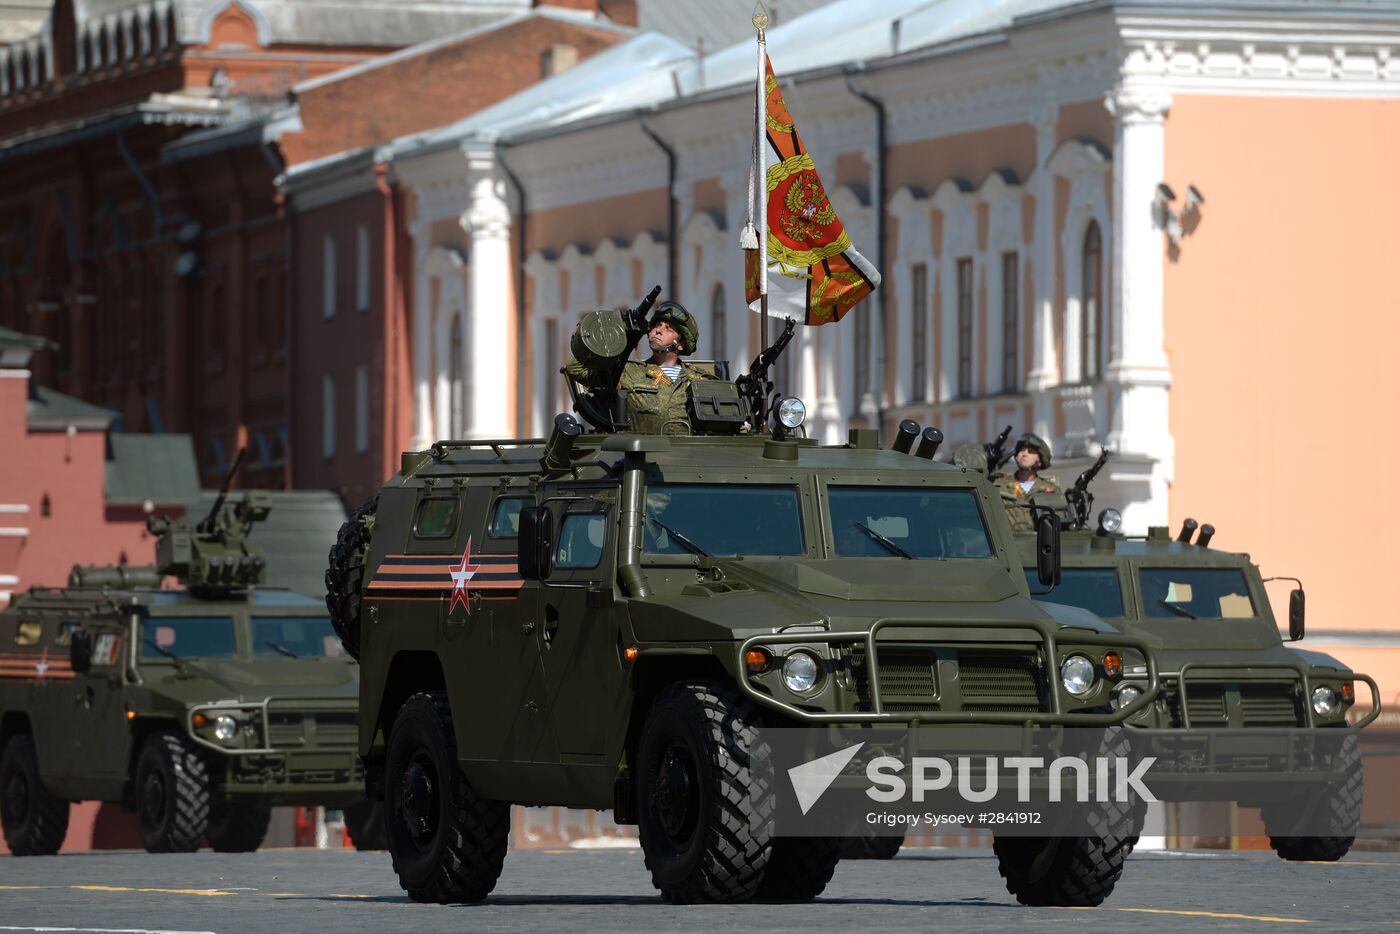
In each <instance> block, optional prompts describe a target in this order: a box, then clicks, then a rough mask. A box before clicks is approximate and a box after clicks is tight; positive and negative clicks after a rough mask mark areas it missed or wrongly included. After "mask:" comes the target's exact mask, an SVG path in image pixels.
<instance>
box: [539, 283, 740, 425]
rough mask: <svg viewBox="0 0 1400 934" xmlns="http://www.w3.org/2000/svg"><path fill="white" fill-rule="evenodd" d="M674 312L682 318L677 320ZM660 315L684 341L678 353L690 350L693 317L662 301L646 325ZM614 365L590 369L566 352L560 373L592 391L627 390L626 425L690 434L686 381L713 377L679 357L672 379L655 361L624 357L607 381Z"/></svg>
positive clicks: (693, 342) (695, 339)
mask: <svg viewBox="0 0 1400 934" xmlns="http://www.w3.org/2000/svg"><path fill="white" fill-rule="evenodd" d="M677 314H679V315H680V316H683V318H682V319H681V320H677V317H676V316H677ZM662 319H667V320H670V321H671V323H672V326H673V327H675V328H676V330H677V332H678V333H679V334H680V338H681V342H682V343H683V344H684V345H685V349H684V351H682V354H683V355H688V354H691V353H694V352H695V347H696V345H697V344H698V343H699V337H700V335H699V332H698V330H697V329H696V327H695V319H694V318H692V317H690V316H689V315H688V313H687V312H686V311H685V309H684V308H681V306H680V305H678V304H677V303H675V302H664V303H662V305H661V306H660V307H659V308H658V309H657V311H656V313H655V314H654V315H653V316H652V318H651V323H650V325H649V327H655V326H656V322H657V321H660V320H662ZM581 326H582V325H580V327H581ZM576 330H577V329H576ZM629 352H630V348H629ZM615 367H616V361H612V360H609V361H605V362H604V366H603V368H600V369H597V370H590V369H589V368H588V367H587V366H585V365H584V364H583V363H582V362H580V361H579V360H578V359H577V358H575V357H573V356H570V357H569V362H568V363H566V364H564V369H563V373H564V374H565V375H566V376H569V377H572V378H573V379H576V380H578V381H579V382H580V383H582V384H583V385H584V386H585V387H587V388H588V389H589V390H591V391H594V392H598V391H603V392H606V391H607V390H610V389H612V388H614V386H615V387H616V388H617V389H625V390H627V427H628V428H629V429H631V430H632V431H635V432H638V433H640V434H648V435H688V434H690V431H691V426H690V413H689V412H687V411H686V401H687V400H688V399H689V398H690V383H691V382H692V381H693V380H702V379H714V378H715V377H714V376H713V375H712V374H710V373H706V372H704V371H702V370H700V369H698V368H697V367H693V366H691V365H690V364H688V363H686V362H685V361H684V360H681V361H680V367H681V372H680V374H679V375H678V376H677V377H676V378H675V380H672V379H671V378H670V377H669V376H667V375H666V373H665V371H663V370H662V369H661V367H660V365H658V364H655V363H650V362H647V361H642V360H628V361H626V362H625V363H623V364H622V371H621V373H620V374H619V375H618V377H617V382H616V383H615V384H612V385H609V378H608V377H609V373H610V372H611V371H613V370H614V368H615Z"/></svg>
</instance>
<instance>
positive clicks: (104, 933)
mask: <svg viewBox="0 0 1400 934" xmlns="http://www.w3.org/2000/svg"><path fill="white" fill-rule="evenodd" d="M0 931H33V932H39V934H217V932H215V931H148V930H146V929H145V928H20V927H6V926H5V925H0Z"/></svg>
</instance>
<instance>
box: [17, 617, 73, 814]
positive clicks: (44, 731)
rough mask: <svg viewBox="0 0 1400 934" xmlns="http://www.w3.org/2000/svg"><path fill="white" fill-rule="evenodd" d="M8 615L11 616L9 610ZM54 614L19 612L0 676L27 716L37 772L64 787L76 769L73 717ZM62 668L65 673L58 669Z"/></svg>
mask: <svg viewBox="0 0 1400 934" xmlns="http://www.w3.org/2000/svg"><path fill="white" fill-rule="evenodd" d="M7 615H8V614H7ZM57 624H58V621H57V619H56V618H55V617H53V616H47V617H45V616H41V615H38V614H34V615H30V614H26V613H20V614H19V615H18V618H17V619H16V620H15V622H14V624H13V626H12V627H10V626H7V627H5V633H4V644H3V646H0V653H2V654H0V679H3V683H4V684H6V685H7V686H9V689H8V691H7V693H8V694H9V696H10V697H11V698H13V699H14V701H15V703H16V706H18V707H20V708H21V709H22V710H24V711H25V712H27V713H28V715H29V725H30V728H31V729H32V731H33V735H34V747H35V751H36V752H37V754H38V757H39V772H40V774H41V775H43V776H44V780H45V781H51V782H54V783H55V784H57V785H59V787H63V784H62V783H65V782H66V781H67V780H68V779H69V778H70V777H71V776H72V774H73V771H74V769H75V767H76V759H75V756H74V746H73V743H72V741H71V737H70V733H69V729H70V728H71V726H72V720H73V704H72V692H71V691H70V685H69V680H70V679H71V678H72V672H71V671H68V670H67V666H68V659H67V658H66V657H65V658H63V659H62V662H61V664H55V663H56V662H57V661H58V658H57V654H56V653H57V651H58V650H57V649H56V648H55V647H54V644H53V642H54V633H55V632H56V626H57ZM60 668H61V669H63V670H62V671H60V670H58V669H60Z"/></svg>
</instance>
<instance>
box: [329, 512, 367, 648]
mask: <svg viewBox="0 0 1400 934" xmlns="http://www.w3.org/2000/svg"><path fill="white" fill-rule="evenodd" d="M378 508H379V494H377V493H376V494H375V495H374V496H373V497H371V498H370V499H369V500H368V501H367V502H365V503H363V504H362V505H361V506H360V508H358V509H356V510H355V511H354V512H353V513H351V515H350V518H349V519H347V520H345V523H344V524H343V525H341V527H340V531H339V532H338V533H336V536H335V544H334V545H332V546H331V550H330V554H329V556H328V560H327V564H326V609H327V610H329V611H330V614H331V625H332V626H334V627H335V634H336V635H338V636H340V643H341V645H343V646H345V651H347V652H349V653H350V657H351V658H355V659H358V658H359V657H360V611H361V607H362V602H361V600H362V591H363V587H364V579H365V558H366V556H367V555H368V553H369V543H370V539H371V538H373V537H374V515H375V512H376V510H378Z"/></svg>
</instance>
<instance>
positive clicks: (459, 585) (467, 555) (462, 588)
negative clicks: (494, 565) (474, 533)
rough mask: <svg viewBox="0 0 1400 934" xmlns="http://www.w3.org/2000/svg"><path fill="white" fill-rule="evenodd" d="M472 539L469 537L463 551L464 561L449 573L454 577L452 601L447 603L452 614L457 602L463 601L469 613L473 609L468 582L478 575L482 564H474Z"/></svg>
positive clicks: (448, 610)
mask: <svg viewBox="0 0 1400 934" xmlns="http://www.w3.org/2000/svg"><path fill="white" fill-rule="evenodd" d="M471 560H472V540H471V539H470V538H468V539H467V549H466V551H463V552H462V563H461V564H459V565H458V566H457V567H455V568H453V569H452V570H451V571H450V572H449V574H450V575H451V577H452V602H451V603H449V604H448V605H447V612H448V614H449V615H451V613H452V611H453V610H455V609H457V604H458V603H461V604H462V606H464V607H465V608H466V610H467V612H468V613H470V612H471V611H472V608H471V604H470V603H468V602H467V582H468V581H470V580H471V579H472V578H473V577H475V576H476V572H477V571H479V570H480V569H481V568H480V565H476V564H472V563H471Z"/></svg>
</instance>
